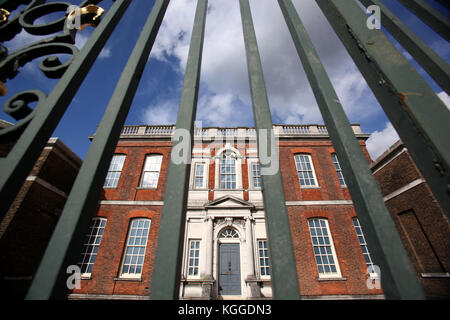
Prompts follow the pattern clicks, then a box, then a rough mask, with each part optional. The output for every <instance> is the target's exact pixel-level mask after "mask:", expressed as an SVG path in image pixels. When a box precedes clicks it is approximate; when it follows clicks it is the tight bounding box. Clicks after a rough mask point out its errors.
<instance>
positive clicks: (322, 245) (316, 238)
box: [308, 218, 341, 278]
mask: <svg viewBox="0 0 450 320" xmlns="http://www.w3.org/2000/svg"><path fill="white" fill-rule="evenodd" d="M308 226H309V231H310V233H311V241H312V245H313V250H314V256H315V258H316V265H317V269H318V271H319V277H320V278H326V277H340V276H341V273H340V270H339V265H338V263H337V257H336V252H335V250H334V245H333V240H332V238H331V233H330V228H329V227H328V220H327V219H324V218H311V219H308Z"/></svg>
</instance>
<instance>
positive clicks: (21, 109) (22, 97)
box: [0, 90, 47, 143]
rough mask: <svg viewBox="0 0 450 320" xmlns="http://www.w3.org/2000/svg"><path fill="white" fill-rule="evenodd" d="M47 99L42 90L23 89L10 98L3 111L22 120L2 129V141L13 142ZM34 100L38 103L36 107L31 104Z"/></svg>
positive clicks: (0, 140)
mask: <svg viewBox="0 0 450 320" xmlns="http://www.w3.org/2000/svg"><path fill="white" fill-rule="evenodd" d="M46 99H47V95H46V94H45V93H44V92H42V91H41V90H27V91H23V92H21V93H19V94H16V95H15V96H14V97H12V98H11V99H9V100H8V101H7V102H6V103H5V105H4V106H3V111H5V113H7V114H9V115H10V116H11V117H13V118H14V119H16V120H20V121H19V122H17V123H16V124H15V125H13V126H11V127H7V128H4V129H2V130H0V142H1V143H4V142H11V141H14V140H15V139H17V138H18V137H19V136H20V134H22V132H23V130H25V128H26V127H27V125H28V124H29V123H30V121H31V120H32V119H33V117H34V115H35V114H36V112H37V110H38V109H39V108H40V107H41V106H42V105H43V103H44V102H45V100H46ZM32 102H37V103H38V104H37V106H36V107H35V108H34V109H32V108H31V107H30V105H29V104H30V103H32Z"/></svg>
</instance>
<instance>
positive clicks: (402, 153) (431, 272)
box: [372, 143, 450, 298]
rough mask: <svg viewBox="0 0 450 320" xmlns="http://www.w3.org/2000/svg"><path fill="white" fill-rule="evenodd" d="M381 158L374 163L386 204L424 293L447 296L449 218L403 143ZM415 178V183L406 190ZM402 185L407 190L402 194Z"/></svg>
mask: <svg viewBox="0 0 450 320" xmlns="http://www.w3.org/2000/svg"><path fill="white" fill-rule="evenodd" d="M380 158H381V159H378V160H377V162H376V163H375V164H374V165H373V166H372V170H373V171H374V172H375V173H374V177H375V179H376V180H377V182H378V184H379V186H380V188H381V190H382V194H383V196H387V199H388V200H387V201H386V206H387V208H388V209H389V212H390V213H391V216H392V218H393V220H394V223H395V225H396V227H397V230H398V232H399V235H400V238H401V240H402V242H403V245H404V246H405V249H406V250H407V252H408V255H409V257H410V260H411V263H412V265H413V267H414V269H415V270H416V272H417V276H418V278H419V280H420V282H421V283H422V285H423V288H424V290H425V293H426V295H427V296H428V297H430V298H444V297H445V298H448V297H449V296H450V277H449V276H448V272H449V271H450V255H449V252H450V224H449V222H448V219H447V217H446V216H445V214H444V212H443V211H442V209H441V208H440V206H439V204H438V202H437V201H436V199H435V198H434V196H433V194H432V192H431V190H430V188H429V187H428V185H427V184H426V182H425V180H424V179H423V177H422V175H421V174H420V172H419V170H418V169H417V167H416V165H415V164H414V162H413V160H412V158H411V156H410V155H409V153H408V151H407V150H406V149H404V148H403V145H402V144H400V143H398V144H396V146H394V147H393V148H391V152H390V153H388V154H386V155H384V157H380ZM418 179H421V180H418ZM414 181H416V182H417V184H416V185H413V186H412V187H411V188H409V189H405V188H406V187H407V186H408V184H410V185H411V182H414ZM401 188H403V189H404V191H403V192H400V193H399V189H401ZM392 194H394V195H395V194H396V196H392ZM445 274H447V276H445Z"/></svg>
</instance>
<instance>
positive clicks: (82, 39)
mask: <svg viewBox="0 0 450 320" xmlns="http://www.w3.org/2000/svg"><path fill="white" fill-rule="evenodd" d="M88 40H89V35H85V34H82V33H80V32H78V33H77V35H76V37H75V46H76V47H77V48H78V49H79V50H82V49H83V47H84V45H85V44H86V42H87V41H88ZM110 56H111V48H109V47H106V46H105V47H103V49H102V51H100V54H99V56H98V57H99V58H100V59H101V58H109V57H110Z"/></svg>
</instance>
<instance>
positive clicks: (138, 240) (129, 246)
mask: <svg viewBox="0 0 450 320" xmlns="http://www.w3.org/2000/svg"><path fill="white" fill-rule="evenodd" d="M140 222H142V224H141V223H140ZM146 223H148V226H147V227H146ZM150 227H151V219H148V218H134V219H131V220H130V226H129V228H128V236H127V242H126V245H125V248H124V251H123V257H122V264H121V266H120V273H119V277H120V278H125V279H140V278H141V276H142V271H143V268H144V260H145V252H146V251H147V242H148V236H149V233H150ZM139 231H141V232H139ZM145 231H147V232H145ZM145 233H146V234H145ZM128 257H129V259H128ZM132 267H133V268H134V269H133V270H134V271H133V272H130V271H131V269H132ZM138 268H140V272H137V271H136V270H137V269H138Z"/></svg>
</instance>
